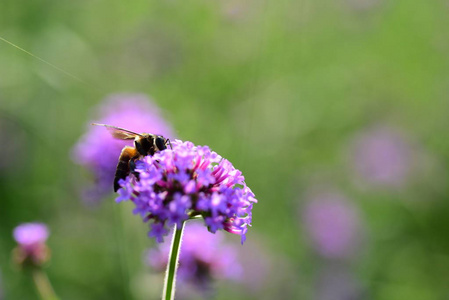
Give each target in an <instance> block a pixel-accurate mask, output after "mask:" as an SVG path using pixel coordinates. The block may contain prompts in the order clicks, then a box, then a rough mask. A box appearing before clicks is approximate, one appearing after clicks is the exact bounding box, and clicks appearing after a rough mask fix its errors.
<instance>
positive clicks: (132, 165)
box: [129, 157, 139, 176]
mask: <svg viewBox="0 0 449 300" xmlns="http://www.w3.org/2000/svg"><path fill="white" fill-rule="evenodd" d="M136 158H137V157H136ZM136 158H133V159H131V160H130V161H129V170H130V171H131V173H133V174H134V176H139V173H137V172H136Z"/></svg>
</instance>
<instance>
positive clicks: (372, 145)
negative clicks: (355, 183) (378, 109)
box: [351, 127, 412, 187]
mask: <svg viewBox="0 0 449 300" xmlns="http://www.w3.org/2000/svg"><path fill="white" fill-rule="evenodd" d="M411 150H412V149H411V146H410V145H409V144H408V143H407V141H406V139H405V138H404V136H403V135H401V134H400V133H399V132H397V131H396V130H394V129H391V128H387V127H375V128H371V129H369V130H366V131H365V132H363V133H361V134H359V136H358V137H357V138H356V139H355V141H354V144H353V150H352V152H351V160H352V162H353V166H354V169H355V171H356V173H357V176H358V177H360V178H361V179H362V180H363V181H364V182H365V183H368V184H370V185H372V186H384V187H398V186H401V185H403V184H404V183H405V182H406V180H407V179H408V176H409V175H410V174H409V173H410V170H411V165H412V157H411V156H412V151H411Z"/></svg>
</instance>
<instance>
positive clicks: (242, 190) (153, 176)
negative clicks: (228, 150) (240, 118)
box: [117, 140, 257, 244]
mask: <svg viewBox="0 0 449 300" xmlns="http://www.w3.org/2000/svg"><path fill="white" fill-rule="evenodd" d="M172 147H173V149H166V150H164V151H160V152H157V153H156V154H155V155H154V156H146V157H144V158H143V159H142V160H139V161H136V168H135V170H134V172H133V174H131V175H130V176H128V177H127V178H126V180H122V181H121V182H120V183H121V187H122V188H121V189H119V191H118V192H119V197H118V198H117V202H120V201H124V200H131V201H132V202H133V203H134V204H135V206H136V207H135V210H134V213H136V214H139V215H141V216H142V218H143V219H144V221H149V220H152V224H151V230H150V232H149V236H150V237H154V238H155V239H156V240H157V241H158V242H162V241H163V236H165V235H167V233H168V227H169V226H172V225H174V224H177V225H178V226H180V225H181V224H182V222H184V221H185V220H187V219H190V218H192V217H195V216H202V217H203V219H204V221H205V223H206V226H207V227H208V229H209V231H211V232H213V233H215V232H216V231H217V230H219V229H224V230H226V231H228V232H231V233H234V234H239V235H241V237H242V239H241V240H242V244H243V242H244V241H245V234H246V231H247V226H248V225H251V216H252V214H251V210H252V207H253V204H254V203H256V202H257V200H256V199H255V198H254V194H253V193H252V191H251V190H250V189H249V188H248V187H247V186H246V184H245V182H244V177H243V176H242V173H241V172H240V171H239V170H237V169H235V168H234V166H233V165H232V164H231V163H230V162H229V161H228V160H226V159H224V158H222V157H220V156H219V155H218V154H217V153H215V152H213V151H211V150H210V149H209V147H207V146H194V145H193V143H191V142H182V141H179V140H176V141H174V142H172Z"/></svg>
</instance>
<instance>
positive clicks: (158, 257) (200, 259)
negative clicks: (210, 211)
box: [145, 221, 242, 291]
mask: <svg viewBox="0 0 449 300" xmlns="http://www.w3.org/2000/svg"><path fill="white" fill-rule="evenodd" d="M169 252H170V241H166V242H164V243H162V244H158V245H157V246H156V248H153V249H150V250H148V252H147V254H146V256H145V262H146V263H147V264H148V265H149V266H151V267H152V268H153V269H154V270H156V271H158V272H164V271H165V268H166V266H167V262H168V255H169ZM241 275H242V267H241V265H240V263H239V258H238V256H237V251H236V248H235V247H233V246H230V245H227V244H226V243H225V241H224V237H223V235H222V233H221V232H216V233H215V234H213V233H210V232H209V231H208V230H207V228H206V227H205V226H204V225H203V224H202V223H200V222H195V221H189V222H187V223H186V228H185V232H184V235H183V238H182V244H181V254H180V258H179V269H178V276H179V280H180V282H179V283H180V284H184V285H185V284H191V285H194V286H195V287H198V288H201V289H203V290H204V291H210V289H211V284H212V282H213V281H214V280H216V279H231V280H239V279H241Z"/></svg>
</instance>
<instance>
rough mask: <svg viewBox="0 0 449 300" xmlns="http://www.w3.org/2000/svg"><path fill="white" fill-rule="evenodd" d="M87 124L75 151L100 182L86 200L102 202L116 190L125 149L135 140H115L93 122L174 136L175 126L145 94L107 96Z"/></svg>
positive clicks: (74, 158)
mask: <svg viewBox="0 0 449 300" xmlns="http://www.w3.org/2000/svg"><path fill="white" fill-rule="evenodd" d="M94 111H95V114H94V117H93V118H92V119H91V120H90V121H89V122H88V124H87V126H86V129H87V130H86V133H85V134H84V135H83V136H82V137H81V138H80V139H79V141H78V143H77V144H76V145H75V146H74V148H73V151H72V158H73V160H74V161H75V162H76V163H77V164H80V165H83V166H85V167H86V168H87V169H88V170H90V171H91V172H92V173H93V175H94V176H95V180H96V183H95V185H94V186H92V187H90V188H88V189H86V190H85V192H84V199H83V200H84V201H85V202H86V203H89V204H94V203H98V202H99V201H100V200H101V199H102V198H103V197H105V196H106V195H108V194H110V193H112V192H113V188H112V187H113V180H114V174H115V170H116V167H117V162H118V158H119V156H120V152H121V150H122V148H123V147H124V146H126V145H129V146H132V145H133V141H122V140H117V139H114V138H113V137H112V136H111V134H110V133H109V132H108V130H106V129H105V128H104V127H99V126H92V125H91V123H92V122H96V123H104V124H108V125H113V126H117V127H122V128H125V129H128V130H131V131H134V132H137V133H141V132H148V133H153V134H161V135H163V136H166V137H167V138H171V139H173V138H174V136H173V129H172V127H171V125H170V124H169V123H168V122H167V121H166V120H165V119H164V118H163V116H162V112H161V110H160V109H159V108H158V107H157V106H156V104H154V103H153V102H152V101H151V100H150V99H149V98H148V97H147V96H145V95H143V94H116V95H112V96H109V97H108V98H106V99H105V100H104V101H103V103H102V104H100V106H99V107H97V108H96V109H95V110H94Z"/></svg>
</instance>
